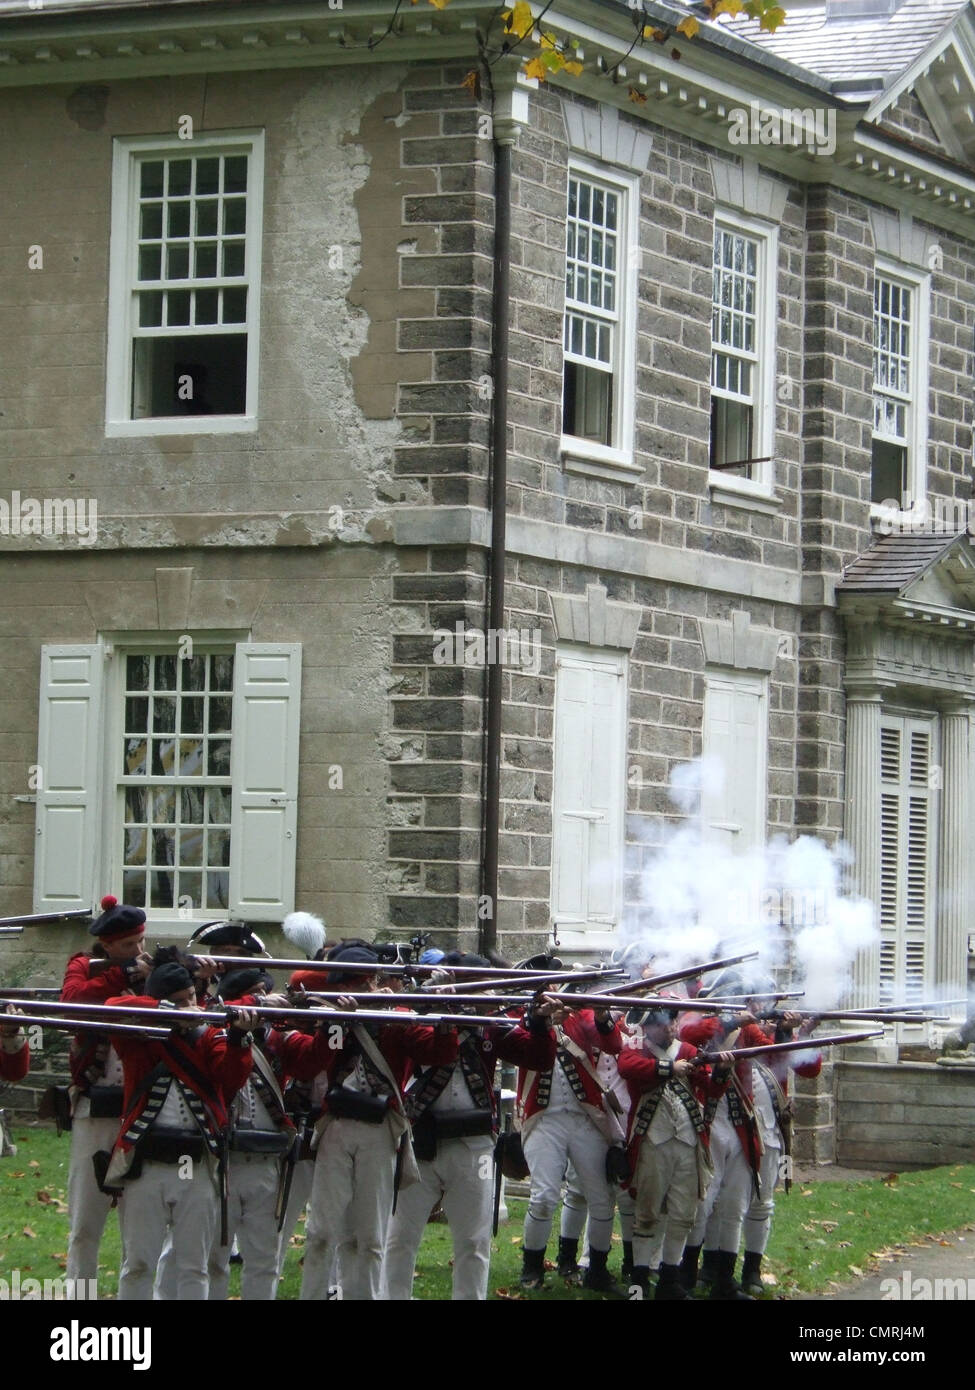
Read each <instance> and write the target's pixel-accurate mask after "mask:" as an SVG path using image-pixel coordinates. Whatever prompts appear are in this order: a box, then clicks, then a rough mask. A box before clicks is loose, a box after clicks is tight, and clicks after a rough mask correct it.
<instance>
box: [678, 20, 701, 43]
mask: <svg viewBox="0 0 975 1390" xmlns="http://www.w3.org/2000/svg"><path fill="white" fill-rule="evenodd" d="M700 28H701V21H700V20H699V19H695V18H694V16H693V15H692V14H689V15H688V16H687V18H686V19H682V20H681V22H680V23H679V24H678V26H677V32H678V34H683V35H684V37H685V38H688V39H693V38H695V37H696V35H697V34H698V33H699V31H700Z"/></svg>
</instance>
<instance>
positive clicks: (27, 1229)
mask: <svg viewBox="0 0 975 1390" xmlns="http://www.w3.org/2000/svg"><path fill="white" fill-rule="evenodd" d="M21 1235H25V1236H26V1237H27V1239H28V1240H36V1239H37V1232H36V1231H32V1230H31V1228H30V1227H29V1226H25V1227H24V1229H23V1231H22V1232H21Z"/></svg>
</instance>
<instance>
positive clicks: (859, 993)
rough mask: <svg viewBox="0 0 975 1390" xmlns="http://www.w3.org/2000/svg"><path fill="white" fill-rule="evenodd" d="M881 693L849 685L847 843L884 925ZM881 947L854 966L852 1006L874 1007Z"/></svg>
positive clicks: (860, 883)
mask: <svg viewBox="0 0 975 1390" xmlns="http://www.w3.org/2000/svg"><path fill="white" fill-rule="evenodd" d="M882 708H883V692H882V690H881V688H880V686H878V685H876V684H870V685H868V684H862V685H861V684H859V683H858V684H852V683H848V684H847V691H846V811H845V824H846V839H847V841H848V843H849V845H850V847H851V848H852V850H853V853H854V881H855V883H856V887H857V891H858V892H859V893H860V894H861V895H862V896H863V897H865V898H869V900H870V901H871V902H872V903H873V905H874V920H875V922H876V923H877V925H878V926H879V923H880V715H881V710H882ZM879 987H880V946H879V937H878V940H877V942H876V943H875V944H874V945H872V946H868V947H867V948H866V949H864V950H862V951H860V952H859V953H858V955H857V958H856V961H855V962H854V966H853V1003H854V1004H860V1005H864V1006H865V1005H869V1004H873V1003H876V1000H877V994H878V990H879Z"/></svg>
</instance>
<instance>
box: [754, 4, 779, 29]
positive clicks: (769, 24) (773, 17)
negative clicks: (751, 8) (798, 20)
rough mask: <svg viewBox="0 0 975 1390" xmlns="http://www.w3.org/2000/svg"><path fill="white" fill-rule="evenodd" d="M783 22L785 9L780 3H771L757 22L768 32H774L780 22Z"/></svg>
mask: <svg viewBox="0 0 975 1390" xmlns="http://www.w3.org/2000/svg"><path fill="white" fill-rule="evenodd" d="M784 23H785V10H784V9H783V8H782V6H781V5H773V6H772V8H771V9H770V10H766V11H765V13H764V14H763V15H762V18H761V21H760V23H759V26H758V27H759V28H760V29H765V30H766V31H767V32H768V33H769V34H774V33H775V31H776V29H778V27H779V25H780V24H784Z"/></svg>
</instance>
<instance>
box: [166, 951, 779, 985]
mask: <svg viewBox="0 0 975 1390" xmlns="http://www.w3.org/2000/svg"><path fill="white" fill-rule="evenodd" d="M188 954H193V955H196V956H197V957H200V956H206V952H205V951H199V952H190V953H188ZM756 954H757V952H756ZM206 958H207V959H208V960H212V961H215V962H216V963H217V965H235V966H236V967H237V969H238V970H240V969H244V968H247V967H249V966H255V965H259V966H260V967H261V969H262V970H326V971H328V970H342V971H344V972H345V973H346V974H348V975H433V974H442V973H443V971H444V970H449V971H450V973H451V974H452V975H476V976H477V977H478V979H479V980H481V979H484V978H485V977H486V976H488V977H491V978H493V979H501V978H504V979H505V980H506V981H508V982H509V983H510V982H511V980H512V979H514V982H515V983H516V984H517V983H520V982H521V981H522V980H537V979H542V980H550V979H553V978H554V979H556V980H565V979H568V978H569V977H573V978H576V979H601V978H602V977H603V976H605V975H619V974H621V973H622V972H621V968H620V967H618V966H606V967H605V968H604V969H601V970H592V971H588V972H587V971H580V970H572V969H567V970H515V968H514V967H513V966H511V967H508V968H505V969H501V968H500V967H498V966H493V965H447V966H441V965H413V964H409V965H365V964H363V962H362V961H353V960H279V959H278V958H277V957H272V956H206ZM479 987H480V986H479ZM484 988H485V989H489V988H490V985H487V984H485V985H484Z"/></svg>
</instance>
